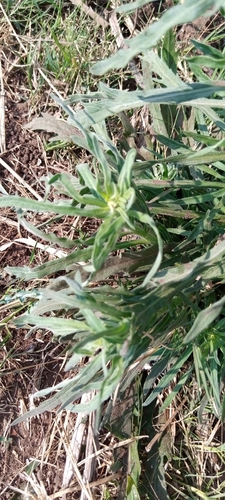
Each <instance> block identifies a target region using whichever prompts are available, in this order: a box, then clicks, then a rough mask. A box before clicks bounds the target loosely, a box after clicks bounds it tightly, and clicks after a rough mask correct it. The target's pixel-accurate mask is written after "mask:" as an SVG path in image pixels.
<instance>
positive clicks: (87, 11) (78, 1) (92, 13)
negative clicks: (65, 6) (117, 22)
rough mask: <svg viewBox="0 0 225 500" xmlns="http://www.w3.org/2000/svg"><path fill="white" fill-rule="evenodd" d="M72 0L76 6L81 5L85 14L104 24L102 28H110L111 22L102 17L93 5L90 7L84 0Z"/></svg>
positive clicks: (101, 24)
mask: <svg viewBox="0 0 225 500" xmlns="http://www.w3.org/2000/svg"><path fill="white" fill-rule="evenodd" d="M70 1H71V3H73V4H74V5H76V7H79V8H80V9H81V11H82V12H84V13H85V14H87V15H88V16H90V17H91V18H92V19H94V21H95V22H96V23H97V24H99V25H100V26H102V28H104V29H105V28H108V26H109V23H108V22H107V21H105V19H103V17H101V16H100V15H99V14H97V12H95V11H94V10H93V9H92V8H91V7H88V6H87V5H86V4H85V3H84V2H83V0H70Z"/></svg>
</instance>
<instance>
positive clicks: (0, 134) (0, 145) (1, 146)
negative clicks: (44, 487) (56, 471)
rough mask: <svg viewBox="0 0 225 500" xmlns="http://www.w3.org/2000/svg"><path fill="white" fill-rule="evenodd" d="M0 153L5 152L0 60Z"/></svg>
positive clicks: (3, 104) (3, 100)
mask: <svg viewBox="0 0 225 500" xmlns="http://www.w3.org/2000/svg"><path fill="white" fill-rule="evenodd" d="M0 151H1V153H4V151H5V92H4V85H3V75H2V65H1V60H0Z"/></svg>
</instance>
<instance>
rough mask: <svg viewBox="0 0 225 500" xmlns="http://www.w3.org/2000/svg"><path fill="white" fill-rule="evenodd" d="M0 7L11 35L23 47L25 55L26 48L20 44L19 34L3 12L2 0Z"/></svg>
mask: <svg viewBox="0 0 225 500" xmlns="http://www.w3.org/2000/svg"><path fill="white" fill-rule="evenodd" d="M0 8H1V10H2V13H3V16H4V17H5V19H6V21H7V23H8V24H9V26H10V29H11V31H12V32H13V35H14V36H15V38H16V40H17V42H18V43H19V45H20V47H21V48H22V49H23V51H24V53H25V54H26V55H27V50H26V48H25V47H24V45H23V44H22V42H21V40H20V37H19V36H18V35H17V33H16V32H15V30H14V28H13V25H12V23H11V22H10V20H9V18H8V16H7V14H6V12H5V10H4V7H3V5H2V2H0Z"/></svg>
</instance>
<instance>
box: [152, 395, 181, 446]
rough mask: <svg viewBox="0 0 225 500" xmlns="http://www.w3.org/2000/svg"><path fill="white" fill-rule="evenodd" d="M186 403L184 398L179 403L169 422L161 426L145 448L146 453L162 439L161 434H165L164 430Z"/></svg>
mask: <svg viewBox="0 0 225 500" xmlns="http://www.w3.org/2000/svg"><path fill="white" fill-rule="evenodd" d="M186 401H187V398H186V397H185V398H184V399H183V400H182V401H181V404H180V405H179V406H178V408H177V409H176V411H174V412H173V415H172V417H170V418H169V420H167V422H166V423H165V425H163V427H162V429H161V431H160V432H157V434H156V435H155V436H154V437H153V438H152V440H151V441H150V443H148V444H147V446H146V447H145V450H146V451H147V452H149V451H150V450H151V448H152V447H153V445H154V444H155V443H157V441H158V440H159V439H160V438H161V437H162V435H163V433H164V432H165V430H166V429H167V427H169V426H170V425H171V424H172V422H173V420H174V419H175V417H176V415H177V414H178V413H179V411H180V410H181V409H182V408H183V406H184V404H185V403H186Z"/></svg>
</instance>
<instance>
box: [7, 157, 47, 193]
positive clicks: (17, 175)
mask: <svg viewBox="0 0 225 500" xmlns="http://www.w3.org/2000/svg"><path fill="white" fill-rule="evenodd" d="M0 165H2V166H3V167H4V168H5V169H6V170H8V172H9V173H10V174H11V175H13V176H14V177H15V178H16V179H17V181H19V182H20V183H21V185H22V186H24V187H25V188H26V189H27V190H28V191H30V193H32V194H33V195H34V197H35V198H36V199H37V200H39V201H42V197H41V196H40V195H39V194H38V193H36V191H34V189H33V188H32V187H31V186H29V184H27V182H26V181H25V180H24V179H22V177H20V175H19V174H17V173H16V172H15V171H14V170H13V169H12V168H11V167H10V166H9V165H8V164H7V163H6V162H5V161H4V160H2V159H1V158H0Z"/></svg>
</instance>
